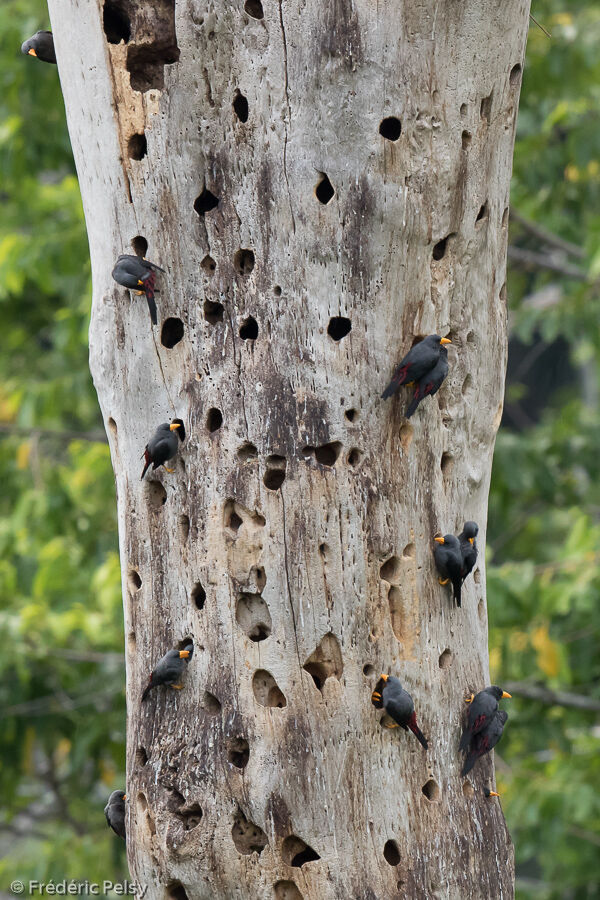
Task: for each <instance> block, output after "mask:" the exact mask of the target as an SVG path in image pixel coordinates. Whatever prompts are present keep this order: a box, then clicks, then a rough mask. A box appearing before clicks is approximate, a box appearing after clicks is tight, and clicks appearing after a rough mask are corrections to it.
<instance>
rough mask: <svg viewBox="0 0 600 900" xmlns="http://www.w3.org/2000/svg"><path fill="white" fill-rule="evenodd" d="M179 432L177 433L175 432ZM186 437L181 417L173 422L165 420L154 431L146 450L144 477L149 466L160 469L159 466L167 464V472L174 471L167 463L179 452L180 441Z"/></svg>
mask: <svg viewBox="0 0 600 900" xmlns="http://www.w3.org/2000/svg"><path fill="white" fill-rule="evenodd" d="M174 432H177V434H174ZM184 439H185V428H184V427H183V422H182V421H181V419H173V421H172V422H171V424H170V425H169V423H168V422H163V423H162V425H159V426H158V428H157V429H156V431H155V432H154V435H153V437H151V438H150V440H149V441H148V443H147V444H146V449H145V450H144V471H143V472H142V478H143V477H144V475H145V474H146V472H147V471H148V469H149V467H150V466H152V469H153V470H154V469H158V467H159V466H165V469H166V470H167V472H169V473H172V472H174V471H175V469H169V468H167V466H166V465H165V463H167V462H168V461H169V460H170V459H173V457H174V456H175V454H176V453H177V449H178V447H179V442H180V441H183V440H184Z"/></svg>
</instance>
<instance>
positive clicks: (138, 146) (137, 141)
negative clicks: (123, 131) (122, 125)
mask: <svg viewBox="0 0 600 900" xmlns="http://www.w3.org/2000/svg"><path fill="white" fill-rule="evenodd" d="M147 153H148V141H147V140H146V135H145V134H144V132H141V134H139V133H136V134H132V135H131V137H130V138H129V140H128V141H127V154H128V156H129V159H135V160H138V161H139V160H140V159H143V158H144V157H145V156H146V154H147Z"/></svg>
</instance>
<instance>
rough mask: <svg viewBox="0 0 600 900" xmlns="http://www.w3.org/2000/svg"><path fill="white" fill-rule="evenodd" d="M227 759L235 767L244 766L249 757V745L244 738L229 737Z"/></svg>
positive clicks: (241, 767)
mask: <svg viewBox="0 0 600 900" xmlns="http://www.w3.org/2000/svg"><path fill="white" fill-rule="evenodd" d="M227 759H228V760H229V762H230V763H231V765H232V766H235V767H236V769H245V768H246V766H247V765H248V760H249V759H250V745H249V743H248V741H247V740H246V738H243V737H234V738H229V740H228V741H227Z"/></svg>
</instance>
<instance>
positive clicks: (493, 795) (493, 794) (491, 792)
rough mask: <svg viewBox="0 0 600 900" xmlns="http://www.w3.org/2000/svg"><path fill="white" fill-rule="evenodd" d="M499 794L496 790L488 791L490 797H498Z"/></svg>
mask: <svg viewBox="0 0 600 900" xmlns="http://www.w3.org/2000/svg"><path fill="white" fill-rule="evenodd" d="M499 796H500V794H499V793H498V791H490V797H499Z"/></svg>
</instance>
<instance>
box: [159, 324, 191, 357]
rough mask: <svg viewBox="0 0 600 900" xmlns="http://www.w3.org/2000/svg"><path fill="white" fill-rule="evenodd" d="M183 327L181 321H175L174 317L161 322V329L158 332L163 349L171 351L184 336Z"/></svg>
mask: <svg viewBox="0 0 600 900" xmlns="http://www.w3.org/2000/svg"><path fill="white" fill-rule="evenodd" d="M184 331H185V329H184V327H183V322H182V321H181V319H177V318H175V317H171V318H169V319H165V321H164V322H163V327H162V329H161V332H160V342H161V344H162V345H163V347H166V348H167V349H168V350H172V349H173V347H175V345H176V344H178V343H179V341H180V340H181V339H182V338H183V335H184Z"/></svg>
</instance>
